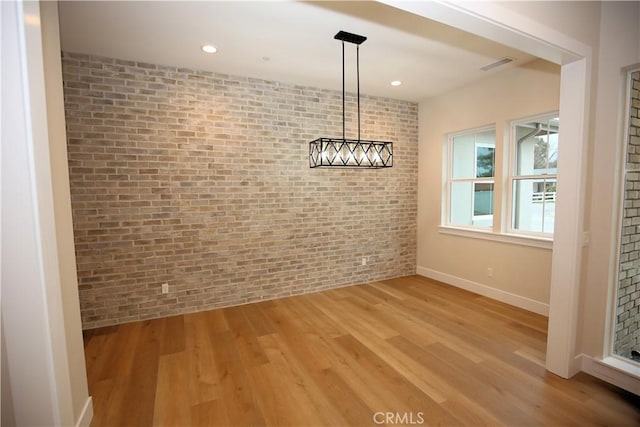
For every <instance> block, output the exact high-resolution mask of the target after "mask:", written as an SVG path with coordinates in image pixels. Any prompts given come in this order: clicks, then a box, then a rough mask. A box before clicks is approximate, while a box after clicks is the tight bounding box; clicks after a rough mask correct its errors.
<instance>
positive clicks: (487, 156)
mask: <svg viewBox="0 0 640 427" xmlns="http://www.w3.org/2000/svg"><path fill="white" fill-rule="evenodd" d="M495 151H496V150H495V147H487V146H480V145H479V146H476V178H488V177H493V173H494V172H493V170H494V160H495V154H494V153H495Z"/></svg>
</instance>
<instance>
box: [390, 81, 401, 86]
mask: <svg viewBox="0 0 640 427" xmlns="http://www.w3.org/2000/svg"><path fill="white" fill-rule="evenodd" d="M401 84H402V82H401V81H400V80H394V81H392V82H391V86H400V85H401Z"/></svg>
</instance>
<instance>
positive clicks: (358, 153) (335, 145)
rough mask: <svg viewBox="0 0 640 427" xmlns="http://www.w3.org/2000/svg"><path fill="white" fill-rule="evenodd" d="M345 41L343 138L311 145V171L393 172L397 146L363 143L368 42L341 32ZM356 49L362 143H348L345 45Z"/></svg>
mask: <svg viewBox="0 0 640 427" xmlns="http://www.w3.org/2000/svg"><path fill="white" fill-rule="evenodd" d="M334 38H335V39H336V40H341V41H342V138H318V139H316V140H314V141H311V142H310V143H309V167H312V168H317V167H328V166H334V167H360V168H390V167H392V166H393V143H392V142H388V141H363V140H362V139H360V45H361V44H362V43H363V42H364V41H365V40H366V39H367V38H366V37H364V36H360V35H358V34H352V33H347V32H346V31H340V32H338V34H336V35H335V37H334ZM345 42H347V43H352V44H355V45H356V74H357V81H358V139H347V135H346V119H345V78H344V44H345Z"/></svg>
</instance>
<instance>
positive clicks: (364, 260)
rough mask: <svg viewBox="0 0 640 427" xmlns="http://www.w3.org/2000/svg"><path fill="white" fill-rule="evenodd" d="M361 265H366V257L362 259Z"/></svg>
mask: <svg viewBox="0 0 640 427" xmlns="http://www.w3.org/2000/svg"><path fill="white" fill-rule="evenodd" d="M362 265H367V257H362Z"/></svg>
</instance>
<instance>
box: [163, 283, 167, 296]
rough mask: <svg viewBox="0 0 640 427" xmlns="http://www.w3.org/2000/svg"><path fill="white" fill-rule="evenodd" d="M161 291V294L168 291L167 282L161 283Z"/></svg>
mask: <svg viewBox="0 0 640 427" xmlns="http://www.w3.org/2000/svg"><path fill="white" fill-rule="evenodd" d="M162 293H163V294H168V293H169V284H168V283H163V284H162Z"/></svg>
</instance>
